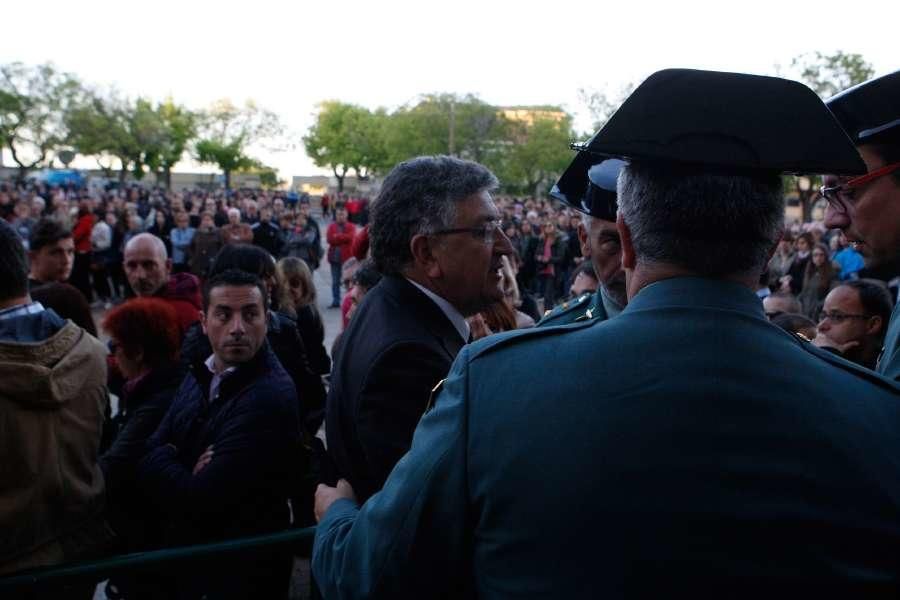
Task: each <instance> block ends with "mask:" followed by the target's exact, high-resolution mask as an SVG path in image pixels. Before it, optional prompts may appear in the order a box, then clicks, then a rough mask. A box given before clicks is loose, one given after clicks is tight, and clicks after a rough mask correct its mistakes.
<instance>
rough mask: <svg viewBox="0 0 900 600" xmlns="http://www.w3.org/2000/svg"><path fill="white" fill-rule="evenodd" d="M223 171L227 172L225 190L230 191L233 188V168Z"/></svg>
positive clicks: (223, 170)
mask: <svg viewBox="0 0 900 600" xmlns="http://www.w3.org/2000/svg"><path fill="white" fill-rule="evenodd" d="M222 172H223V173H224V174H225V191H226V192H227V191H229V190H230V189H231V169H222Z"/></svg>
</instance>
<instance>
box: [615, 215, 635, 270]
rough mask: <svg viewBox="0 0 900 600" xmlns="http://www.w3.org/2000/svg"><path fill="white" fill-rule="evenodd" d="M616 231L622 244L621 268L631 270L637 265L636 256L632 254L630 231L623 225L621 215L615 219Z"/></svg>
mask: <svg viewBox="0 0 900 600" xmlns="http://www.w3.org/2000/svg"><path fill="white" fill-rule="evenodd" d="M616 230H617V231H618V232H619V242H620V243H621V244H622V268H623V269H632V270H633V269H634V267H635V265H636V264H637V256H636V255H635V253H634V242H633V241H632V239H631V229H629V227H628V225H626V224H625V219H623V218H622V213H619V215H618V216H617V217H616Z"/></svg>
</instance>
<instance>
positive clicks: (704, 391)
mask: <svg viewBox="0 0 900 600" xmlns="http://www.w3.org/2000/svg"><path fill="white" fill-rule="evenodd" d="M898 394H900V385H898V384H896V383H894V382H892V381H890V380H887V379H885V378H883V377H880V376H879V375H877V374H875V373H874V372H872V371H870V370H868V369H863V368H862V367H859V366H857V365H854V364H852V363H850V362H848V361H845V360H843V359H842V358H840V357H837V356H833V355H832V354H831V353H829V352H825V351H822V350H820V349H818V348H815V347H813V346H812V345H811V344H809V343H807V342H803V341H801V340H799V339H798V338H796V337H795V336H792V335H790V334H788V333H787V332H785V331H783V330H781V329H779V328H778V327H776V326H774V325H772V324H771V323H769V322H768V321H767V320H766V317H765V315H764V314H763V310H762V305H761V303H760V301H759V299H758V298H757V297H756V295H755V294H754V293H753V292H752V291H751V290H749V289H748V288H746V287H743V286H740V285H738V284H735V283H728V282H721V281H712V280H705V279H697V278H685V277H682V278H674V279H668V280H665V281H659V282H656V283H654V284H652V285H649V286H647V287H645V288H644V289H642V290H641V291H640V292H639V293H638V294H637V295H636V296H635V297H634V298H632V299H631V301H630V303H629V305H628V306H627V307H626V308H625V309H624V310H623V311H622V313H621V314H620V315H618V316H616V317H615V318H613V319H609V320H606V321H597V320H588V321H584V322H582V323H576V324H572V325H566V326H562V327H540V328H532V329H527V330H519V331H515V332H509V333H505V334H500V335H496V336H490V337H487V338H485V339H483V340H480V341H478V342H475V343H473V344H469V345H467V346H465V347H464V348H463V350H462V351H461V352H460V353H459V355H458V356H457V358H456V361H455V362H454V364H453V367H452V368H451V370H450V374H449V376H448V378H447V380H446V383H445V384H444V388H443V390H442V391H441V392H440V393H439V395H438V396H437V398H436V400H435V403H434V408H433V409H432V410H430V411H429V412H427V413H426V414H425V416H424V417H423V418H422V421H421V422H420V423H419V426H418V428H417V429H416V432H415V435H414V438H413V442H412V447H411V449H410V451H409V453H408V454H406V455H405V456H404V457H403V458H402V459H401V460H400V462H398V463H397V466H396V467H395V468H394V470H393V471H392V472H391V474H390V476H389V477H388V479H387V482H386V483H385V485H384V488H383V489H382V491H381V492H379V493H377V494H375V495H374V496H372V497H371V498H370V499H369V500H368V502H366V503H365V504H364V505H363V506H362V507H361V508H360V507H358V506H357V505H356V504H355V503H354V502H352V501H350V500H340V501H338V502H335V503H334V504H333V505H332V506H331V508H330V509H329V510H328V511H327V512H326V514H325V515H324V517H323V519H322V520H321V522H320V523H319V525H318V530H317V535H316V541H315V545H314V549H313V559H312V569H313V574H314V576H315V579H316V582H317V584H318V585H319V586H320V589H321V590H322V593H323V596H324V597H325V598H341V599H347V598H392V599H395V598H442V597H446V598H467V597H477V598H482V599H483V598H487V599H492V598H674V597H678V598H725V597H727V598H738V597H740V598H775V597H809V598H815V597H846V598H863V597H866V598H871V597H877V596H879V595H883V596H894V597H896V596H897V595H898V594H900V585H898V574H897V561H896V558H897V556H900V527H898V526H897V523H898V514H900V513H898V507H900V459H898V456H900V402H898Z"/></svg>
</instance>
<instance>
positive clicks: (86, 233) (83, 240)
mask: <svg viewBox="0 0 900 600" xmlns="http://www.w3.org/2000/svg"><path fill="white" fill-rule="evenodd" d="M95 220H96V218H95V217H94V215H93V214H91V213H86V214H83V215H81V216H80V217H78V222H77V223H75V228H74V229H72V239H73V241H74V242H75V252H79V253H81V252H90V251H91V230H93V229H94V221H95Z"/></svg>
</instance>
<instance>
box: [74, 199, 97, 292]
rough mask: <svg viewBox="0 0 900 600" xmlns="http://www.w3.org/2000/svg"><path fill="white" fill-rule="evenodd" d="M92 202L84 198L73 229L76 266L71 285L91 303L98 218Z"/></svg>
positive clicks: (80, 203) (79, 206) (79, 205)
mask: <svg viewBox="0 0 900 600" xmlns="http://www.w3.org/2000/svg"><path fill="white" fill-rule="evenodd" d="M90 203H91V201H90V200H89V199H87V198H82V199H81V202H79V204H78V220H77V221H76V222H75V228H74V229H72V238H73V240H74V242H75V264H74V266H73V267H72V276H71V277H70V278H69V283H71V284H72V285H74V286H75V287H76V288H78V291H80V292H81V293H82V294H84V298H85V300H87V301H88V302H90V301H91V298H92V297H93V293H92V291H91V231H92V230H93V229H94V223H95V222H96V220H97V218H96V217H95V216H94V213H93V212H91V206H90Z"/></svg>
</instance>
